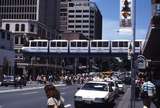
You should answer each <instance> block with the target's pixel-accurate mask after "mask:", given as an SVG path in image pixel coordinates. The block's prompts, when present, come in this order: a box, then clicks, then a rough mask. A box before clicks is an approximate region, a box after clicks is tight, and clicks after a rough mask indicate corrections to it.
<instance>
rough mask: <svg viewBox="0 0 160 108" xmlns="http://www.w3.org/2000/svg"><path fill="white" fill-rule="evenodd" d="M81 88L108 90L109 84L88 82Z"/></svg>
mask: <svg viewBox="0 0 160 108" xmlns="http://www.w3.org/2000/svg"><path fill="white" fill-rule="evenodd" d="M81 89H82V90H96V91H108V87H107V84H100V83H86V84H85V85H84V86H83V87H82V88H81Z"/></svg>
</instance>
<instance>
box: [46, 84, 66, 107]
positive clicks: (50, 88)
mask: <svg viewBox="0 0 160 108" xmlns="http://www.w3.org/2000/svg"><path fill="white" fill-rule="evenodd" d="M44 90H45V93H46V95H47V97H48V100H47V105H48V108H64V104H63V103H64V99H63V98H62V96H61V95H60V92H59V91H58V90H57V88H56V87H55V86H54V85H53V84H46V85H45V87H44Z"/></svg>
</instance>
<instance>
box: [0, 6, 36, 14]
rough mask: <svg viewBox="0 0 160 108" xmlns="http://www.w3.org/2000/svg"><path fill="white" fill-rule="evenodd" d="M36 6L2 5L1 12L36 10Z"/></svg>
mask: <svg viewBox="0 0 160 108" xmlns="http://www.w3.org/2000/svg"><path fill="white" fill-rule="evenodd" d="M36 11H37V8H36V7H26V6H25V7H18V6H17V7H1V8H0V12H4V13H5V12H7V13H8V12H36Z"/></svg>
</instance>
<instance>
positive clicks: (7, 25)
mask: <svg viewBox="0 0 160 108" xmlns="http://www.w3.org/2000/svg"><path fill="white" fill-rule="evenodd" d="M20 26H21V27H20ZM20 28H21V29H20ZM6 30H10V24H6ZM15 31H25V24H15ZM30 32H34V25H33V24H31V25H30Z"/></svg>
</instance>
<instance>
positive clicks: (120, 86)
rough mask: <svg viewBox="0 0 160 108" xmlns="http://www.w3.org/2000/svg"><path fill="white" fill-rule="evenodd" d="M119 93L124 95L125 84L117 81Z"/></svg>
mask: <svg viewBox="0 0 160 108" xmlns="http://www.w3.org/2000/svg"><path fill="white" fill-rule="evenodd" d="M116 84H117V86H118V91H119V93H124V83H123V82H122V81H120V80H118V81H116Z"/></svg>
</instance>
